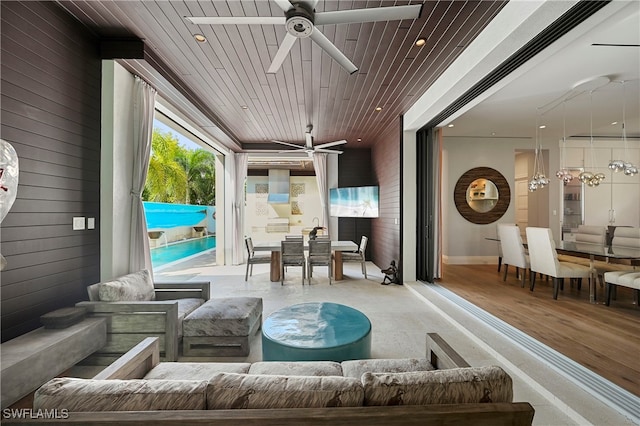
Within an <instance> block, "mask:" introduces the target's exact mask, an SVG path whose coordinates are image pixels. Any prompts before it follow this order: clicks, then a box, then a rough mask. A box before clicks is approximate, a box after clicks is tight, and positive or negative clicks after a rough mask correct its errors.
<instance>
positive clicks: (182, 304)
mask: <svg viewBox="0 0 640 426" xmlns="http://www.w3.org/2000/svg"><path fill="white" fill-rule="evenodd" d="M167 302H178V337H182V322H183V321H184V319H185V317H186V316H187V315H189V314H190V313H191V312H193V311H195V310H196V309H198V308H199V307H200V306H202V304H203V303H204V299H195V298H188V299H175V300H167Z"/></svg>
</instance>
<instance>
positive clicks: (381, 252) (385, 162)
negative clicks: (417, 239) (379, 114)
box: [371, 119, 402, 268]
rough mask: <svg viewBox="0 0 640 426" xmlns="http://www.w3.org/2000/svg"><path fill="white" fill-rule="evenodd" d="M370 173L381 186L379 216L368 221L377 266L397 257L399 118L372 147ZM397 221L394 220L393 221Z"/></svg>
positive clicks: (398, 234) (398, 241)
mask: <svg viewBox="0 0 640 426" xmlns="http://www.w3.org/2000/svg"><path fill="white" fill-rule="evenodd" d="M371 164H372V174H373V176H375V178H374V180H375V181H376V182H378V185H379V186H380V217H379V218H378V219H373V220H372V222H371V245H372V250H373V251H372V260H373V261H374V263H375V264H376V265H378V266H379V267H380V268H386V267H387V266H389V264H390V263H391V261H392V260H395V261H396V264H398V265H399V266H400V264H399V260H400V203H401V201H402V196H401V188H400V170H401V164H400V120H399V119H398V122H397V125H395V126H389V128H388V129H387V130H386V131H385V132H384V133H383V134H382V135H380V137H379V139H378V140H377V141H376V144H375V145H374V147H373V149H372V150H371ZM396 221H397V222H396Z"/></svg>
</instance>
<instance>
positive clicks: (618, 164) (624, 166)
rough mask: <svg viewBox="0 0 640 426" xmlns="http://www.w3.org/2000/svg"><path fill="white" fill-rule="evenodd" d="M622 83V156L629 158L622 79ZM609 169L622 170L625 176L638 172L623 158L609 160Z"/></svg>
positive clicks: (635, 167) (625, 105)
mask: <svg viewBox="0 0 640 426" xmlns="http://www.w3.org/2000/svg"><path fill="white" fill-rule="evenodd" d="M621 83H622V142H623V143H624V156H625V158H629V148H628V146H627V129H626V107H627V102H626V98H625V93H626V92H625V90H624V83H625V82H624V81H622V82H621ZM609 169H610V170H613V171H614V172H616V173H618V172H624V174H625V175H626V176H634V175H636V174H638V167H637V166H635V165H633V164H632V163H631V162H629V161H624V160H611V162H609Z"/></svg>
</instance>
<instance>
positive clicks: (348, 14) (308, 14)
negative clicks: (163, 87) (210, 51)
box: [185, 0, 422, 74]
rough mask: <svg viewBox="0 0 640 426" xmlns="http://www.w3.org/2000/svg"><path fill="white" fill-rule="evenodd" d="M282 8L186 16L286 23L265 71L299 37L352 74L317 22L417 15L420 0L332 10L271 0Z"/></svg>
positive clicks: (309, 1) (302, 1) (208, 21)
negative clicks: (275, 12) (267, 12)
mask: <svg viewBox="0 0 640 426" xmlns="http://www.w3.org/2000/svg"><path fill="white" fill-rule="evenodd" d="M273 1H274V2H275V3H276V4H277V5H278V6H279V7H280V8H281V9H282V10H283V11H284V17H275V16H269V17H260V16H253V17H249V16H246V17H245V16H228V17H209V16H186V17H185V19H187V20H189V21H190V22H192V23H194V24H197V25H220V24H230V25H254V24H255V25H285V27H286V29H287V33H286V34H285V36H284V40H283V41H282V44H281V45H280V47H279V48H278V51H277V52H276V55H275V57H274V58H273V61H272V62H271V66H270V67H269V70H268V71H267V73H271V74H273V73H276V72H277V71H278V70H279V69H280V66H281V65H282V63H283V62H284V59H285V58H286V56H287V54H288V53H289V51H290V50H291V48H292V47H293V44H294V43H295V41H296V39H298V38H307V37H309V38H311V40H313V41H314V42H315V43H316V44H317V45H318V46H320V48H322V49H323V50H324V51H325V52H327V53H328V54H329V56H331V57H332V58H333V59H334V60H335V61H336V62H337V63H338V64H340V66H342V67H343V68H344V69H345V70H347V71H348V72H349V74H353V73H354V72H356V71H358V67H356V66H355V65H354V64H353V63H352V62H351V61H350V60H349V58H347V57H346V56H345V55H344V53H342V52H341V51H340V49H338V48H337V47H336V46H335V45H334V44H333V43H332V42H331V41H330V40H329V39H328V38H327V37H326V36H325V35H324V34H322V32H321V31H320V30H319V29H318V28H317V27H316V25H329V24H351V23H360V22H376V21H395V20H399V19H416V18H419V17H420V12H421V11H422V4H416V5H406V6H388V7H376V8H367V9H353V10H337V11H333V12H317V13H316V12H315V7H316V4H317V3H318V0H299V1H298V0H292V1H291V2H290V1H289V0H273Z"/></svg>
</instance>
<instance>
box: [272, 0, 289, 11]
mask: <svg viewBox="0 0 640 426" xmlns="http://www.w3.org/2000/svg"><path fill="white" fill-rule="evenodd" d="M273 1H274V3H275V4H277V5H278V6H279V7H280V9H282V10H284V11H285V12H288V11H289V10H291V9H293V5H292V4H291V3H290V2H289V0H273Z"/></svg>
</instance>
